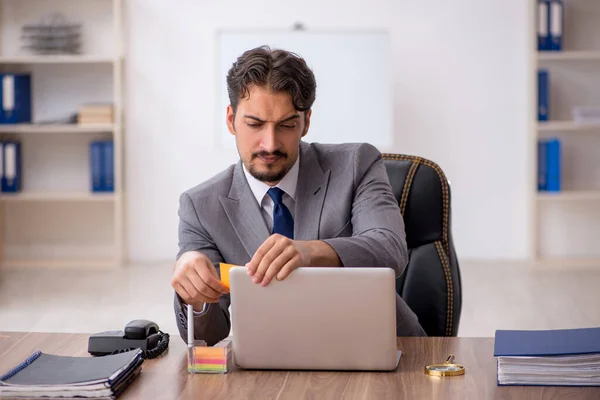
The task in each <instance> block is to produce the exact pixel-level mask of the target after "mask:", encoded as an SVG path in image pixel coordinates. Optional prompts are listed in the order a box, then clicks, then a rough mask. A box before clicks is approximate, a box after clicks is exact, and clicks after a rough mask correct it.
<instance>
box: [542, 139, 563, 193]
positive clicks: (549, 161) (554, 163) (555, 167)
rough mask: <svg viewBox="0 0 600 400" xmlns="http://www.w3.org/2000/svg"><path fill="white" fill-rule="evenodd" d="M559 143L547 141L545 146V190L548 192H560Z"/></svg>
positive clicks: (552, 140) (556, 140) (553, 140)
mask: <svg viewBox="0 0 600 400" xmlns="http://www.w3.org/2000/svg"><path fill="white" fill-rule="evenodd" d="M561 166H562V160H561V142H560V139H557V138H554V139H550V140H548V143H547V145H546V171H547V175H548V177H547V188H546V190H548V191H550V192H560V190H561Z"/></svg>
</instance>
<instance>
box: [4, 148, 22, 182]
mask: <svg viewBox="0 0 600 400" xmlns="http://www.w3.org/2000/svg"><path fill="white" fill-rule="evenodd" d="M2 147H3V150H4V151H3V155H2V162H3V164H4V167H3V168H2V172H3V174H2V183H1V184H0V186H1V188H2V192H7V193H17V192H20V191H21V143H19V142H16V141H7V142H4V145H3V146H2Z"/></svg>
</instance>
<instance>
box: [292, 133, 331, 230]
mask: <svg viewBox="0 0 600 400" xmlns="http://www.w3.org/2000/svg"><path fill="white" fill-rule="evenodd" d="M329 173H330V171H323V169H321V164H320V163H319V160H318V159H317V155H316V153H315V152H314V150H312V149H311V147H310V145H308V144H307V143H305V142H301V143H300V169H299V173H298V186H297V189H296V209H295V218H294V239H296V240H316V239H318V238H319V225H320V222H321V211H322V210H323V202H324V201H325V193H326V192H327V185H328V184H329Z"/></svg>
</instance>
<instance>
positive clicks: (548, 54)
mask: <svg viewBox="0 0 600 400" xmlns="http://www.w3.org/2000/svg"><path fill="white" fill-rule="evenodd" d="M537 59H538V61H600V51H541V52H538V53H537Z"/></svg>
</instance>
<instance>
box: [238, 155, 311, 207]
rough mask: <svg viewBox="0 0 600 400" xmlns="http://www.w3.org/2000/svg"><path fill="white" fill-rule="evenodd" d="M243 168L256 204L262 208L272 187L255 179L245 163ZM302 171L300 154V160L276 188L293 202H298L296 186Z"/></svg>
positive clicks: (298, 159)
mask: <svg viewBox="0 0 600 400" xmlns="http://www.w3.org/2000/svg"><path fill="white" fill-rule="evenodd" d="M242 168H243V169H244V175H245V176H246V180H247V181H248V185H249V186H250V190H252V194H254V197H255V198H256V202H257V203H258V205H259V206H262V201H263V198H264V197H265V195H266V194H267V191H268V190H269V189H271V186H269V185H267V184H266V183H264V182H261V181H259V180H258V179H256V178H255V177H253V176H252V175H251V174H250V172H248V170H247V169H246V166H245V165H244V163H242ZM299 170H300V154H298V158H297V159H296V162H295V163H294V165H293V166H292V168H291V169H290V170H289V171H288V173H287V174H285V176H284V177H283V179H282V180H281V181H279V183H278V184H277V185H275V187H278V188H280V189H281V190H283V191H284V192H285V193H286V194H287V195H288V196H290V197H291V198H292V200H294V201H295V200H296V186H297V184H298V172H299Z"/></svg>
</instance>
